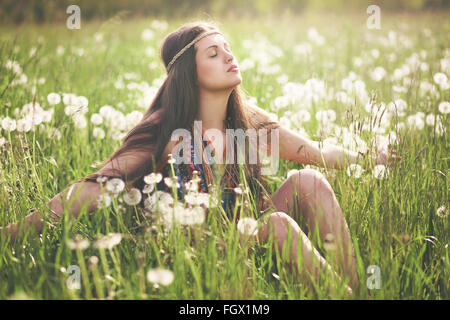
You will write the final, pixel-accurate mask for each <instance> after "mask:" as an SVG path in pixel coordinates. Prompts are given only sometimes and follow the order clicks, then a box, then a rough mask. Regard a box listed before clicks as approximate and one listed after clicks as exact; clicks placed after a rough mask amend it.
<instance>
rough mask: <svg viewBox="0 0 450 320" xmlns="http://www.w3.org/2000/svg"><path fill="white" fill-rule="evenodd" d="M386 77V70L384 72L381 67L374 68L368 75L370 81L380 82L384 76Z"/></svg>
mask: <svg viewBox="0 0 450 320" xmlns="http://www.w3.org/2000/svg"><path fill="white" fill-rule="evenodd" d="M385 75H386V70H384V68H383V67H376V68H375V69H374V70H373V71H372V72H371V73H370V77H371V78H372V80H374V81H377V82H378V81H381V80H382V79H383V78H384V76H385Z"/></svg>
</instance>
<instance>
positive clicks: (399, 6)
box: [0, 0, 450, 299]
mask: <svg viewBox="0 0 450 320" xmlns="http://www.w3.org/2000/svg"><path fill="white" fill-rule="evenodd" d="M69 5H77V6H78V7H79V9H80V24H79V28H70V27H69V25H71V24H70V23H68V19H70V17H71V15H72V14H73V12H72V11H71V12H69V13H68V12H67V11H66V10H67V8H68V7H69ZM374 5H375V6H376V8H375V9H373V8H374V7H373V6H374ZM369 6H372V7H371V8H372V9H370V8H369ZM448 7H449V2H448V1H444V0H441V1H438V0H418V1H406V0H404V1H377V2H374V1H370V2H365V1H348V0H346V1H344V0H342V1H313V0H310V1H293V0H268V1H240V0H228V1H219V0H217V1H206V0H202V1H200V0H197V1H182V0H177V1H175V0H164V1H163V0H160V1H135V0H129V1H119V0H117V1H116V0H114V1H87V0H86V1H20V0H19V1H17V0H15V1H12V0H7V1H6V0H3V1H1V4H0V21H1V24H0V159H1V162H0V225H1V226H5V225H7V224H8V223H11V222H15V221H18V220H20V219H22V218H23V217H24V216H26V215H27V214H28V213H29V212H30V211H32V210H34V209H36V208H42V207H43V206H44V204H45V203H46V202H47V201H48V200H49V199H50V198H52V197H53V196H54V195H55V194H57V193H58V192H61V191H62V190H63V189H64V188H66V187H67V186H69V185H70V184H71V183H72V182H74V181H76V180H78V179H79V178H80V177H83V176H86V175H88V174H90V173H92V172H95V171H96V170H98V169H99V167H98V166H99V163H100V162H101V161H103V160H105V159H106V158H107V157H108V156H109V155H110V154H111V153H112V152H113V151H114V150H116V149H117V148H118V147H119V146H120V144H121V141H122V139H123V138H124V137H125V135H126V133H127V132H128V131H129V130H130V129H131V128H133V127H134V126H135V125H136V124H137V123H138V122H139V120H140V119H141V118H142V116H143V114H144V113H145V111H146V110H147V108H148V107H149V105H150V103H151V102H152V100H153V98H154V96H155V93H156V92H157V90H158V89H159V87H160V85H161V84H162V82H163V81H164V79H165V75H166V73H165V69H164V67H163V65H162V62H161V60H160V58H159V49H160V45H161V41H162V39H163V38H164V37H165V36H166V35H167V34H168V33H169V32H171V31H173V30H175V29H176V28H178V27H179V26H181V25H182V24H184V23H186V22H190V21H195V20H205V21H213V22H214V23H216V24H218V25H219V27H220V29H221V30H222V31H223V33H224V34H225V36H226V37H227V40H228V42H229V43H230V44H231V50H232V51H233V53H234V55H235V56H236V59H237V61H238V64H239V66H240V69H241V74H242V77H243V82H242V85H241V86H242V88H243V89H244V91H245V93H246V95H247V99H248V101H249V102H250V103H253V104H256V105H258V106H259V107H261V108H263V109H265V110H267V111H268V112H269V113H270V114H271V116H272V117H273V118H274V119H275V120H277V121H279V122H280V123H281V124H282V125H284V126H286V127H288V128H290V129H291V130H293V131H295V132H297V133H298V134H301V135H304V136H305V137H308V138H310V139H312V140H315V141H320V143H321V145H323V146H326V145H327V144H335V145H339V146H342V147H345V148H347V149H349V150H352V151H359V152H366V151H368V150H382V149H385V150H388V148H391V147H392V146H394V147H395V148H396V149H397V150H398V153H399V154H400V155H401V156H402V162H401V163H400V164H399V165H398V166H396V167H385V166H383V165H379V166H375V167H373V168H371V169H367V170H365V169H363V168H362V167H361V166H360V165H357V164H354V165H350V166H348V167H347V168H344V169H343V170H333V169H325V168H318V167H314V166H309V165H307V166H305V165H302V164H298V163H294V162H288V161H284V160H282V161H281V162H280V168H279V170H278V172H277V173H276V174H275V175H273V176H270V177H268V179H269V185H270V187H271V189H272V190H271V191H272V192H273V191H275V190H276V188H277V187H279V186H280V184H281V183H282V182H283V181H284V180H285V179H286V178H287V177H289V176H290V175H291V174H292V173H294V172H295V170H298V169H301V168H305V167H312V168H314V169H316V170H319V171H320V172H322V173H323V174H324V175H325V176H326V178H327V179H328V181H329V182H330V184H331V185H332V187H333V190H334V191H335V193H336V197H337V199H338V201H339V204H340V205H341V207H342V210H343V212H344V214H345V217H346V219H347V221H348V224H349V228H350V232H351V234H352V239H353V241H354V242H355V247H356V255H357V260H358V275H359V277H360V283H361V286H360V288H357V289H356V290H355V292H356V294H355V298H356V299H367V297H368V296H369V295H370V296H371V298H373V299H378V298H379V299H448V298H449V281H450V280H449V279H450V277H449V270H450V264H449V252H448V241H449V235H450V232H449V231H450V230H449V218H448V210H449V200H448V190H449V189H448V185H449V179H448V176H449V173H450V172H449V166H448V163H449V157H448V155H449V147H448V129H449V117H448V114H449V112H450V102H449V100H450V92H449V88H450V81H449V77H450V37H449V34H450V23H449V21H450V19H449V18H450V14H449V11H448ZM368 9H370V10H368ZM373 10H375V11H373ZM72 22H73V21H72ZM72 26H73V24H72ZM154 178H155V177H152V179H154ZM152 179H150V180H152ZM152 181H153V180H152ZM116 183H117V181H116ZM117 185H120V184H115V185H114V186H115V187H114V188H117ZM114 188H113V186H111V190H113V189H114ZM147 191H148V190H147ZM148 196H149V194H147V193H144V190H137V189H135V190H131V191H127V190H124V189H123V188H121V189H120V188H119V190H118V191H117V192H111V193H109V194H108V195H105V197H104V198H102V199H100V200H102V201H103V200H104V203H103V204H100V203H99V211H98V212H97V213H96V214H94V215H90V216H88V215H87V214H82V215H81V218H79V219H78V220H76V221H75V222H71V223H69V222H67V224H63V226H61V227H59V228H56V229H51V230H45V232H44V233H43V235H42V236H41V237H39V236H30V237H29V238H27V239H25V240H24V241H23V242H21V243H16V244H14V245H11V244H8V243H7V242H2V243H0V278H1V279H2V281H0V298H1V299H8V298H19V299H21V298H32V299H59V298H66V299H71V298H88V299H89V298H92V297H94V298H114V299H117V298H119V299H121V298H122V299H129V298H132V299H135V298H136V299H145V298H163V299H311V298H318V299H328V298H330V297H333V298H341V297H343V296H344V295H343V292H340V293H337V294H336V295H334V296H333V295H331V294H330V292H329V291H328V288H326V287H322V286H318V287H316V288H315V289H311V288H309V287H307V286H305V285H304V284H303V283H301V282H300V283H299V282H298V281H297V280H295V279H293V278H292V277H291V276H292V274H291V273H290V272H289V270H288V269H287V268H285V267H283V266H282V265H279V264H277V263H274V262H272V260H271V252H269V253H267V252H266V254H262V252H264V251H261V249H258V250H253V251H250V254H249V255H248V256H247V255H246V254H244V252H245V253H246V252H247V250H242V249H240V247H239V246H237V245H236V247H233V249H230V250H226V251H221V250H220V249H219V246H218V243H219V240H218V239H217V237H216V236H215V235H216V231H217V230H216V229H215V227H214V226H215V223H213V222H211V221H209V220H208V221H206V220H205V219H204V218H205V217H204V212H203V211H197V212H195V213H193V212H185V211H182V210H181V209H180V210H181V211H182V213H181V215H185V216H186V215H189V214H195V215H197V216H196V217H195V219H193V220H189V221H196V223H195V225H196V226H197V227H198V228H199V229H198V230H200V231H199V232H200V235H201V236H200V238H196V239H197V240H198V239H201V241H199V242H196V245H195V246H194V247H191V246H190V245H189V243H188V242H187V241H185V240H184V237H183V236H182V237H179V234H175V235H173V238H171V237H167V234H166V233H163V232H160V230H159V229H155V228H152V223H156V222H158V221H159V220H158V219H156V218H155V217H153V216H152V215H151V214H150V213H149V212H142V213H141V217H143V219H142V220H139V221H137V220H135V219H134V218H133V216H132V215H131V212H133V210H134V205H135V204H136V203H138V202H140V201H141V200H142V201H145V200H146V199H147V197H148ZM168 196H170V195H168ZM165 199H167V197H166V198H165ZM169 200H170V199H169ZM149 203H150V202H149ZM181 211H180V212H181ZM213 212H214V211H213ZM162 214H163V218H164V213H162ZM146 219H147V220H148V221H147V220H146ZM149 221H152V223H150V222H149ZM167 221H168V220H167V219H161V222H162V224H163V226H164V223H165V222H167ZM170 221H171V224H170V225H165V226H164V228H168V229H170V228H171V227H172V222H173V221H172V220H170ZM183 221H186V220H183ZM180 223H181V224H182V225H183V223H184V224H185V225H189V223H187V222H180ZM235 229H236V228H234V229H233V228H229V230H228V231H226V232H224V234H223V235H221V236H222V237H225V238H226V239H228V240H230V239H231V240H230V243H233V241H235V239H237V238H238V237H236V234H235V232H239V230H240V229H239V230H237V231H236V230H235ZM164 230H166V229H164ZM99 234H103V235H106V237H105V238H99V236H98V235H99ZM177 237H178V238H177ZM175 239H176V241H175ZM228 240H227V241H228ZM314 245H315V246H317V247H318V248H319V250H321V252H324V251H323V248H324V247H323V244H322V243H321V240H320V239H315V240H314ZM266 249H267V248H266ZM267 250H268V249H267ZM324 254H326V252H324ZM97 256H98V257H99V258H100V262H99V261H98V260H99V258H97ZM71 265H77V266H80V267H81V268H82V270H81V271H82V275H83V279H82V282H81V286H80V288H81V289H75V290H74V289H70V288H69V287H68V286H67V277H68V271H67V270H68V267H69V266H71ZM371 265H376V266H378V267H379V268H380V269H379V270H380V271H381V284H380V288H376V289H374V287H373V286H372V287H371V286H370V285H369V284H367V285H366V281H367V280H368V278H369V277H370V276H371V274H370V273H368V271H367V268H368V267H369V266H371ZM83 268H86V270H84V269H83ZM87 270H89V271H87ZM87 272H88V273H87ZM86 274H88V276H86Z"/></svg>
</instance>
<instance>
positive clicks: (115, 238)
mask: <svg viewBox="0 0 450 320" xmlns="http://www.w3.org/2000/svg"><path fill="white" fill-rule="evenodd" d="M120 241H122V235H121V234H120V233H109V234H107V235H106V236H103V235H99V237H98V239H97V241H96V242H95V244H94V248H97V249H112V248H113V247H115V246H116V245H118V244H119V243H120Z"/></svg>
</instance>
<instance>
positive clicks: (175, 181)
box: [164, 177, 180, 188]
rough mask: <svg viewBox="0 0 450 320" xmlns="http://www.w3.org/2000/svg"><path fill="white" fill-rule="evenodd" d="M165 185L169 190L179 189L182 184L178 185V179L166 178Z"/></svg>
mask: <svg viewBox="0 0 450 320" xmlns="http://www.w3.org/2000/svg"><path fill="white" fill-rule="evenodd" d="M164 183H165V184H166V185H167V186H168V187H169V188H179V187H180V184H179V183H178V177H166V178H164Z"/></svg>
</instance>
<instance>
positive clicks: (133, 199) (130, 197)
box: [123, 188, 142, 206]
mask: <svg viewBox="0 0 450 320" xmlns="http://www.w3.org/2000/svg"><path fill="white" fill-rule="evenodd" d="M141 200H142V194H141V191H140V190H139V189H137V188H132V189H131V190H130V191H129V192H127V193H125V194H124V195H123V201H125V203H126V204H128V205H130V206H135V205H137V204H138V203H139V202H141Z"/></svg>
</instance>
